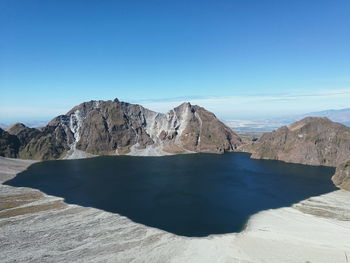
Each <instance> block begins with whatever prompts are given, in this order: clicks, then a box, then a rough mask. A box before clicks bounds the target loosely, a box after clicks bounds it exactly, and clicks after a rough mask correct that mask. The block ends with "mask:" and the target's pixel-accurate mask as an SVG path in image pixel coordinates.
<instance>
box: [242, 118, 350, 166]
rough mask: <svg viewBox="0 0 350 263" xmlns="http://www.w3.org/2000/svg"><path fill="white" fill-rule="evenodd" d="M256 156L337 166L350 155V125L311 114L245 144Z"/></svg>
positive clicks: (247, 149)
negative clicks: (311, 115)
mask: <svg viewBox="0 0 350 263" xmlns="http://www.w3.org/2000/svg"><path fill="white" fill-rule="evenodd" d="M243 150H245V151H248V152H251V153H252V158H257V159H274V160H281V161H285V162H291V163H301V164H309V165H325V166H337V165H338V164H340V163H342V162H344V161H346V160H348V159H350V127H347V126H344V125H342V124H340V123H336V122H332V121H330V120H329V119H327V118H320V117H307V118H304V119H302V120H301V121H298V122H295V123H293V124H291V125H289V126H283V127H281V128H279V129H278V130H276V131H273V132H269V133H265V134H264V135H263V136H261V138H260V139H259V140H258V141H256V142H254V143H252V144H251V145H248V146H245V147H244V149H243Z"/></svg>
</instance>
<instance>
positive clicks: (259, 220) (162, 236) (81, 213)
mask: <svg viewBox="0 0 350 263" xmlns="http://www.w3.org/2000/svg"><path fill="white" fill-rule="evenodd" d="M31 163H34V162H32V161H23V160H18V159H7V158H1V159H0V182H1V183H3V182H4V181H6V180H9V179H10V178H11V177H12V178H13V177H15V176H16V174H17V173H19V172H21V171H24V170H25V169H26V168H27V167H28V166H29V165H30V164H31ZM0 200H1V204H2V209H1V210H2V211H0V229H1V230H2V232H3V233H4V239H3V238H1V240H0V244H1V248H2V254H1V256H0V261H2V262H12V261H14V260H15V259H17V260H18V261H30V260H33V261H41V262H49V261H50V262H52V261H59V260H64V261H80V262H83V261H84V262H93V261H97V260H100V261H102V260H106V261H107V262H115V261H127V259H129V260H130V261H133V262H145V261H153V262H170V261H171V262H184V261H191V262H215V261H216V262H218V261H220V262H226V261H230V262H264V261H265V262H266V261H267V262H306V261H310V262H346V261H345V258H346V257H349V256H350V246H349V245H346V244H350V192H347V191H344V190H337V191H334V192H331V193H328V194H325V195H321V196H317V197H312V198H309V199H307V200H304V201H302V202H299V203H297V204H295V205H293V206H292V207H286V208H279V209H272V210H266V211H262V212H259V213H258V214H255V215H253V216H252V217H251V218H250V219H249V221H248V223H247V226H246V228H245V229H244V230H243V231H242V232H241V233H232V234H222V235H210V236H208V237H203V238H193V237H182V236H176V235H173V234H170V233H167V232H165V231H162V230H159V229H155V228H151V227H147V226H144V225H141V224H137V223H134V222H132V221H131V220H129V219H128V218H126V217H123V216H120V215H118V214H113V213H108V212H104V211H101V210H98V209H95V208H87V207H80V206H77V205H70V204H65V203H64V200H63V199H62V198H57V197H53V196H48V195H45V194H43V193H41V192H40V191H38V190H34V189H31V188H22V187H20V188H18V187H11V186H6V185H3V184H1V185H0ZM6 202H7V203H6ZM4 203H6V204H9V203H11V204H10V205H11V206H12V207H7V208H6V207H5V206H4V205H3V204H4ZM3 207H5V209H3ZM28 208H30V209H28ZM16 209H17V213H13V214H10V216H3V217H1V214H4V212H6V213H8V212H9V211H11V210H16ZM19 240H21V241H20V242H19Z"/></svg>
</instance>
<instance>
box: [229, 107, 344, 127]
mask: <svg viewBox="0 0 350 263" xmlns="http://www.w3.org/2000/svg"><path fill="white" fill-rule="evenodd" d="M305 117H326V118H328V119H330V120H332V121H334V122H339V123H341V124H344V125H346V126H350V108H346V109H339V110H324V111H318V112H310V113H306V114H299V115H289V116H281V117H276V118H269V119H268V118H266V119H256V120H228V121H226V122H225V123H226V124H227V125H228V126H229V127H231V128H232V129H234V130H235V131H236V132H238V133H251V132H253V133H254V132H269V131H272V130H275V129H278V128H279V127H281V126H284V125H289V124H291V123H293V122H296V121H298V120H300V119H303V118H305Z"/></svg>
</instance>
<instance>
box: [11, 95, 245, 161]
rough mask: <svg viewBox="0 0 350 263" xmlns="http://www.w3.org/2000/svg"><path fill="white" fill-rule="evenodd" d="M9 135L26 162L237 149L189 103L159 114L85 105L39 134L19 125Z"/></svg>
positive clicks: (109, 104)
mask: <svg viewBox="0 0 350 263" xmlns="http://www.w3.org/2000/svg"><path fill="white" fill-rule="evenodd" d="M9 131H10V132H11V133H12V134H13V136H17V137H18V139H19V140H20V142H21V146H20V149H19V151H18V154H17V156H19V157H20V158H27V159H58V158H79V157H86V156H89V155H97V154H131V155H166V154H176V153H189V152H210V153H223V152H225V151H232V150H234V149H235V148H236V147H237V146H239V145H240V144H241V139H240V138H239V137H238V136H237V135H236V134H235V133H234V132H233V131H232V130H231V129H229V128H228V127H227V126H225V125H224V124H223V123H222V122H220V121H219V120H218V119H217V118H216V117H215V115H214V114H212V113H210V112H208V111H206V110H205V109H204V108H201V107H198V106H192V105H191V104H189V103H183V104H181V105H180V106H178V107H176V108H174V109H173V110H171V111H169V112H168V113H167V114H161V113H156V112H153V111H150V110H148V109H145V108H144V107H142V106H140V105H135V104H129V103H125V102H119V101H118V100H117V99H116V100H114V101H90V102H85V103H82V104H80V105H78V106H76V107H74V108H73V109H72V110H70V111H69V112H68V113H67V114H65V115H60V116H58V117H56V118H55V119H53V120H52V121H51V122H50V123H49V124H48V125H47V126H46V127H44V128H43V129H42V130H40V131H39V130H37V129H30V128H28V127H25V126H24V125H22V124H16V125H15V126H13V127H11V129H10V130H9Z"/></svg>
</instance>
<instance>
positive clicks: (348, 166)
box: [332, 161, 350, 191]
mask: <svg viewBox="0 0 350 263" xmlns="http://www.w3.org/2000/svg"><path fill="white" fill-rule="evenodd" d="M332 181H333V182H334V184H335V185H337V186H338V187H340V188H342V189H345V190H348V191H350V161H347V162H344V163H341V164H339V165H338V166H337V169H336V171H335V174H334V175H333V177H332Z"/></svg>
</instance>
